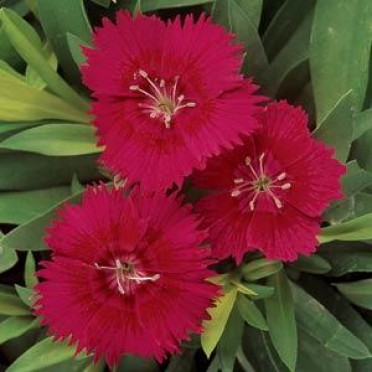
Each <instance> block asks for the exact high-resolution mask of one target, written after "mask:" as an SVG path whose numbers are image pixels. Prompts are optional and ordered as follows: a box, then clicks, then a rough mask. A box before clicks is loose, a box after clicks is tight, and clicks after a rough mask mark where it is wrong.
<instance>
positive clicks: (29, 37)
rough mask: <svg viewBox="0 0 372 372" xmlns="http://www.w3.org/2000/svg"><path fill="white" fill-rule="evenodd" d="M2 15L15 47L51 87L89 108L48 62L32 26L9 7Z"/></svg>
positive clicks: (82, 107) (67, 98) (81, 105)
mask: <svg viewBox="0 0 372 372" xmlns="http://www.w3.org/2000/svg"><path fill="white" fill-rule="evenodd" d="M39 10H40V1H39ZM0 17H1V18H0V19H1V21H2V23H3V26H4V30H5V32H6V33H7V36H8V37H9V40H10V42H11V43H12V44H13V46H14V48H15V49H16V50H17V52H18V53H19V54H20V55H21V56H22V58H23V59H24V60H25V61H26V62H27V63H28V64H29V65H30V66H32V68H33V69H34V70H35V71H36V72H37V73H38V74H39V75H40V77H41V78H42V79H43V80H44V81H45V82H46V83H47V85H48V87H49V89H50V90H51V91H52V92H54V93H56V94H57V95H59V96H60V97H62V98H64V99H65V100H66V101H67V102H69V103H71V104H72V105H74V106H76V107H78V108H80V109H82V110H85V109H87V108H88V105H87V103H86V102H85V101H84V100H83V99H82V98H81V97H80V96H79V94H77V93H76V92H75V91H74V90H73V89H72V88H71V87H70V86H69V85H68V84H67V83H66V82H65V81H64V80H63V79H62V78H61V77H60V76H59V75H58V74H57V73H56V72H55V71H54V70H53V68H52V67H51V66H50V65H49V64H48V61H47V60H46V58H45V57H44V55H43V51H42V47H41V41H40V39H39V38H38V36H37V34H36V32H35V31H34V30H33V29H32V27H31V26H30V25H29V24H28V23H27V22H26V21H24V20H23V19H22V18H21V17H19V16H18V15H17V14H16V13H14V12H13V11H11V10H10V9H7V8H2V9H1V10H0Z"/></svg>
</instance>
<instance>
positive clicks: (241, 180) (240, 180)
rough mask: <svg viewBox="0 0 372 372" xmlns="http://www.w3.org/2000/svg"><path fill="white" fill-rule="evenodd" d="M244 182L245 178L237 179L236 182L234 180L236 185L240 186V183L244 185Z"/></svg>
mask: <svg viewBox="0 0 372 372" xmlns="http://www.w3.org/2000/svg"><path fill="white" fill-rule="evenodd" d="M243 182H244V180H243V178H235V180H234V183H235V184H239V183H243Z"/></svg>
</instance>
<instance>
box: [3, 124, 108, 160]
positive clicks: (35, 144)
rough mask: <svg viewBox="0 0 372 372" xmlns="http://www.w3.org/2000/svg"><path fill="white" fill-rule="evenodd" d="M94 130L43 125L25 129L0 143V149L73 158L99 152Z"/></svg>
mask: <svg viewBox="0 0 372 372" xmlns="http://www.w3.org/2000/svg"><path fill="white" fill-rule="evenodd" d="M96 141H97V139H96V136H95V129H94V128H93V127H92V126H88V125H83V124H67V123H66V124H45V125H40V126H38V127H35V128H31V129H26V130H23V131H22V132H20V133H18V134H15V135H14V136H11V137H9V138H7V139H6V140H4V141H2V142H1V143H0V148H3V149H10V150H20V151H29V152H33V153H37V154H42V155H48V156H75V155H86V154H95V153H98V152H100V150H101V149H100V148H99V147H98V146H97V145H96Z"/></svg>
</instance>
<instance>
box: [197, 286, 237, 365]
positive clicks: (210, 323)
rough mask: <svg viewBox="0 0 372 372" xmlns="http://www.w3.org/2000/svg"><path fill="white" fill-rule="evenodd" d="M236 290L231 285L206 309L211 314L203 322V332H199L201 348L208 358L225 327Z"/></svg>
mask: <svg viewBox="0 0 372 372" xmlns="http://www.w3.org/2000/svg"><path fill="white" fill-rule="evenodd" d="M237 293H238V290H237V288H236V287H231V288H229V289H227V290H226V291H225V293H224V294H223V295H222V296H221V297H219V298H218V299H217V300H216V306H215V307H212V308H210V309H208V313H209V314H210V316H211V319H210V320H206V321H204V322H203V328H204V332H203V333H202V334H201V338H200V339H201V345H202V348H203V350H204V352H205V354H206V355H207V357H208V358H209V357H210V356H211V354H212V351H213V350H214V348H215V347H216V346H217V343H218V341H219V340H220V338H221V336H222V333H223V331H224V329H225V327H226V323H227V320H228V318H229V315H230V313H231V311H232V309H233V307H234V303H235V299H236V296H237Z"/></svg>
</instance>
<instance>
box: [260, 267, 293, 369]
mask: <svg viewBox="0 0 372 372" xmlns="http://www.w3.org/2000/svg"><path fill="white" fill-rule="evenodd" d="M267 284H269V285H270V286H272V287H274V288H275V293H274V294H273V295H272V296H271V297H269V298H268V299H266V300H265V308H266V319H267V323H268V326H269V334H270V338H271V341H272V342H273V346H274V347H275V350H276V351H277V352H278V354H279V356H280V358H281V360H282V361H283V362H284V363H285V365H286V366H287V367H288V368H289V369H290V370H291V371H294V370H295V366H296V359H297V326H296V320H295V315H294V308H293V299H292V294H291V288H290V287H289V284H288V280H287V277H286V275H285V273H284V272H283V271H280V272H277V273H276V274H275V275H272V276H271V277H270V278H269V279H268V281H267Z"/></svg>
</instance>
